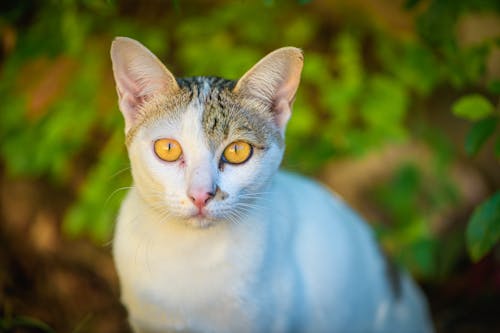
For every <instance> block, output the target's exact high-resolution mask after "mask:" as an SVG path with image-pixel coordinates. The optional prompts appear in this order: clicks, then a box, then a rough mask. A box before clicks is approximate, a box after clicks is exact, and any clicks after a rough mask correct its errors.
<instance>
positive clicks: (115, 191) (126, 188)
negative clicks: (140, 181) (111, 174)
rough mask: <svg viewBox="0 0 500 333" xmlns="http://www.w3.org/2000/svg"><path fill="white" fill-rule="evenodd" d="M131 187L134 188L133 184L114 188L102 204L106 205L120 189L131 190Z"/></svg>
mask: <svg viewBox="0 0 500 333" xmlns="http://www.w3.org/2000/svg"><path fill="white" fill-rule="evenodd" d="M133 188H134V186H124V187H120V188H117V189H116V190H114V191H113V192H111V194H110V195H109V196H108V198H107V199H106V201H104V205H106V204H107V203H108V202H109V201H110V200H111V198H112V197H113V196H114V195H115V194H116V193H118V192H120V191H124V190H131V189H133Z"/></svg>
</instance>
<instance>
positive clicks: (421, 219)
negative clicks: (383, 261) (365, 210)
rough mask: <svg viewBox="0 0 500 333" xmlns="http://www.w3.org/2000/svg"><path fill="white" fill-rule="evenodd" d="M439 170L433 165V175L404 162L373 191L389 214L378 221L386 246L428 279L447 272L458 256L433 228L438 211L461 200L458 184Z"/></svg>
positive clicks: (378, 201)
mask: <svg viewBox="0 0 500 333" xmlns="http://www.w3.org/2000/svg"><path fill="white" fill-rule="evenodd" d="M433 163H438V159H436V160H435V161H433ZM438 170H439V168H432V169H430V171H431V173H430V174H429V173H428V172H427V173H425V172H424V171H423V170H422V169H421V167H419V166H418V165H416V164H415V163H409V164H404V165H402V166H401V167H400V168H399V169H398V170H397V171H396V172H395V174H394V176H393V178H392V179H391V180H390V181H389V182H388V183H387V184H384V185H382V186H380V187H378V188H376V189H375V192H374V193H373V197H374V198H375V200H376V202H377V203H378V204H379V205H380V206H381V207H384V210H385V214H386V215H385V216H384V217H385V219H384V222H383V223H382V222H379V223H377V224H376V229H377V232H378V235H379V238H380V240H381V242H382V244H383V246H384V247H385V248H386V250H387V251H389V252H390V253H391V254H393V255H394V256H395V258H396V259H397V260H398V262H400V263H401V264H402V265H403V266H405V267H408V268H409V269H411V271H412V272H414V273H415V274H418V275H419V276H421V277H425V278H438V277H442V276H443V275H446V273H447V270H449V268H450V266H451V265H452V264H453V262H454V261H455V260H456V259H457V255H458V253H452V252H451V251H453V250H454V249H452V248H449V247H448V244H447V242H444V241H443V242H440V241H439V239H438V238H437V237H436V236H435V235H434V234H433V232H432V231H431V225H430V224H431V222H433V221H434V220H435V216H434V215H435V212H438V211H441V210H442V209H443V208H444V207H448V206H452V205H454V204H456V202H457V200H458V197H457V191H456V189H455V187H454V186H453V184H452V183H450V181H449V179H448V178H446V177H443V175H442V174H440V173H439V171H438ZM388 225H389V226H388ZM445 255H446V256H447V257H446V258H445V257H444V256H445Z"/></svg>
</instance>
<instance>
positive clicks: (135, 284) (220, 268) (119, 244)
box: [114, 200, 261, 326]
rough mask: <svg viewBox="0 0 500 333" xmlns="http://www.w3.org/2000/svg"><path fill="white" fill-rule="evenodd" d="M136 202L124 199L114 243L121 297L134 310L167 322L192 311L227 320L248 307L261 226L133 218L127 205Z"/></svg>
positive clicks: (255, 275)
mask: <svg viewBox="0 0 500 333" xmlns="http://www.w3.org/2000/svg"><path fill="white" fill-rule="evenodd" d="M137 208H138V207H137V206H135V203H134V202H133V200H128V201H126V202H125V203H124V207H122V214H121V216H120V219H119V222H118V226H117V230H116V234H115V243H114V256H115V261H116V266H117V268H118V271H119V275H120V277H121V279H120V281H121V287H122V298H123V301H124V303H125V304H126V305H127V307H128V308H129V310H131V312H133V313H135V314H136V315H137V316H139V317H144V318H161V319H159V320H161V323H158V325H159V326H163V325H167V324H168V325H170V324H172V323H171V322H169V318H176V320H177V321H178V320H180V319H181V318H184V315H183V314H188V313H190V314H193V313H198V317H199V318H210V320H212V321H213V320H214V318H215V319H217V318H219V317H220V318H221V319H220V320H221V323H222V322H224V319H223V317H226V315H227V316H232V315H236V313H238V312H241V311H243V310H242V309H243V307H245V306H246V307H247V308H248V307H249V304H244V302H243V301H242V300H244V299H251V297H248V296H249V294H250V293H251V290H252V285H253V283H254V281H253V279H254V278H255V277H257V276H258V267H259V265H260V263H259V261H260V259H259V253H260V252H261V251H260V250H259V243H260V241H258V238H259V236H258V235H257V234H256V232H255V231H256V230H257V229H255V228H253V232H251V233H248V232H243V231H242V230H238V228H236V229H227V228H220V229H217V228H210V229H206V230H201V229H199V230H198V229H185V228H184V227H182V226H181V225H179V226H178V227H179V228H177V227H176V226H172V225H170V226H168V225H165V224H162V223H158V221H154V218H153V217H152V216H147V217H145V218H144V220H142V221H141V220H140V219H136V221H135V222H134V223H130V221H129V220H130V219H129V218H128V210H130V211H136V210H137ZM227 233H231V234H230V235H228V234H227ZM250 307H251V306H250ZM245 311H246V310H245ZM212 312H214V313H212ZM238 315H239V316H240V315H241V314H238ZM242 318H245V315H242ZM175 324H176V325H184V324H186V323H179V322H177V323H175Z"/></svg>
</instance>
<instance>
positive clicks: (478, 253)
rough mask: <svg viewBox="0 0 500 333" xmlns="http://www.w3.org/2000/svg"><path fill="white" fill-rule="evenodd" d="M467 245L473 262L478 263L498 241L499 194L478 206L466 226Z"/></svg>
mask: <svg viewBox="0 0 500 333" xmlns="http://www.w3.org/2000/svg"><path fill="white" fill-rule="evenodd" d="M466 235H467V238H466V239H467V245H468V248H469V253H470V256H471V258H472V259H473V260H474V261H478V260H479V259H481V258H482V257H484V255H485V254H486V253H488V252H489V251H490V250H491V248H492V247H493V246H494V245H495V244H497V243H498V241H500V192H498V191H497V192H496V193H495V194H494V195H493V196H492V197H491V198H489V199H487V200H486V201H484V202H483V203H482V204H481V205H479V206H478V207H477V208H476V209H475V210H474V213H473V214H472V217H471V219H470V222H469V225H468V226H467V233H466Z"/></svg>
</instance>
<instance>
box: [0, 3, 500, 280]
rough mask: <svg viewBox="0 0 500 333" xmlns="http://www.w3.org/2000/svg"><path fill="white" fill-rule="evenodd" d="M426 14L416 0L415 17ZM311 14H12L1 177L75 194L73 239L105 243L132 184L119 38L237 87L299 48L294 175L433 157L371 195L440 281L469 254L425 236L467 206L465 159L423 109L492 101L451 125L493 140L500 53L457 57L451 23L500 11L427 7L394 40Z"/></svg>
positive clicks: (280, 6)
mask: <svg viewBox="0 0 500 333" xmlns="http://www.w3.org/2000/svg"><path fill="white" fill-rule="evenodd" d="M346 3H347V2H346ZM420 3H421V1H419V0H409V1H407V3H406V8H409V10H412V8H415V6H417V5H419V4H420ZM314 5H316V3H315V2H311V1H307V0H304V1H302V0H300V1H296V2H291V3H287V2H284V1H256V2H238V1H219V2H216V3H213V4H198V5H197V6H192V5H190V4H187V3H184V2H181V1H174V2H173V3H168V4H165V3H162V2H158V3H155V4H153V3H142V2H138V3H137V4H136V6H135V7H134V8H133V10H132V9H131V8H130V6H126V5H123V4H121V2H120V1H95V0H68V1H63V2H47V3H46V4H45V3H44V5H43V6H37V7H35V8H31V7H30V6H27V5H25V4H22V3H21V4H19V5H16V6H12V8H13V9H12V10H10V11H8V12H6V13H2V17H1V18H0V28H2V29H0V31H6V35H5V36H6V37H5V40H8V38H7V37H8V35H7V32H9V31H10V32H12V34H14V37H13V38H12V39H13V40H15V43H13V47H12V48H11V49H8V50H7V51H6V56H5V58H4V59H3V60H2V71H1V74H0V75H1V80H0V94H1V96H2V106H1V110H0V157H1V160H2V163H3V164H4V165H5V169H6V170H7V172H8V174H9V175H11V176H18V175H22V176H25V177H26V176H28V177H38V178H39V177H47V178H48V179H50V181H52V182H54V183H57V184H59V185H60V186H64V187H66V188H67V189H69V190H70V191H71V192H72V193H74V195H75V201H74V204H73V205H72V206H71V207H70V208H69V209H68V211H67V214H66V217H65V221H64V223H63V229H64V231H65V232H66V233H67V234H69V235H71V236H75V237H76V236H82V235H86V236H89V237H91V238H92V239H94V240H96V241H97V242H103V241H105V240H107V239H109V237H110V233H111V230H112V228H113V221H114V219H115V216H116V214H117V210H118V207H119V203H120V200H121V199H122V198H123V195H124V194H125V193H126V189H127V188H128V187H129V186H130V185H131V179H130V175H129V171H128V161H127V157H126V152H125V149H124V145H123V140H124V137H123V121H122V119H121V115H120V113H119V111H118V109H117V106H116V92H115V90H114V83H113V81H112V76H111V66H110V62H109V60H108V58H109V45H110V42H111V40H112V38H113V37H114V36H129V37H132V38H136V39H138V40H140V41H141V42H143V43H144V44H145V45H146V46H148V47H149V48H150V49H151V50H152V51H153V52H154V53H156V54H157V55H158V56H159V57H160V58H161V59H163V60H165V63H166V64H167V66H168V67H169V68H170V69H171V70H172V72H173V73H174V74H176V75H178V76H190V75H219V76H223V77H227V78H238V77H239V76H240V75H241V74H242V73H244V72H245V71H246V70H247V69H248V68H249V67H250V66H252V65H253V64H254V63H255V62H256V61H257V60H258V59H259V58H261V57H262V56H263V55H264V54H266V53H267V52H269V51H271V50H273V49H275V48H277V47H280V46H284V45H294V46H297V47H301V48H303V49H304V51H305V59H306V60H305V67H304V70H303V76H302V82H301V88H300V90H299V93H298V96H297V99H296V102H295V105H294V115H293V117H292V118H291V121H290V123H289V127H288V129H287V152H286V157H285V166H286V167H287V168H291V169H295V170H298V171H301V172H305V173H309V174H315V173H317V172H318V171H319V170H321V168H322V167H323V166H324V164H325V163H326V162H328V161H331V160H332V159H335V158H340V157H349V156H350V157H352V156H359V155H362V154H365V153H367V152H371V151H374V150H376V149H378V148H380V147H382V146H384V145H387V144H388V143H395V142H396V143H400V142H406V141H407V140H409V139H412V138H414V137H419V138H420V139H421V140H424V141H425V143H426V144H427V145H428V146H430V147H431V148H432V152H431V155H432V157H431V160H432V162H431V165H430V170H422V169H421V168H420V167H417V166H415V165H411V164H405V165H403V166H400V167H399V168H398V169H397V170H398V171H397V172H396V173H395V174H394V176H393V178H392V180H391V181H390V182H389V183H388V184H387V186H382V187H379V188H377V190H376V191H375V193H376V197H377V199H376V200H377V203H378V205H379V208H380V209H381V210H382V211H383V212H384V213H385V214H386V215H387V218H388V220H389V222H390V227H389V226H386V225H382V224H381V225H380V227H379V232H380V236H381V239H382V241H383V242H384V243H385V245H386V246H387V247H389V248H390V249H391V252H392V253H395V254H396V253H400V254H401V255H400V258H399V259H400V261H401V262H402V263H404V264H405V265H407V266H409V267H410V268H411V269H412V270H413V271H415V272H417V273H420V274H421V275H422V276H427V277H434V276H436V275H439V274H441V273H442V272H441V271H442V270H444V271H446V269H447V268H446V267H450V265H452V264H453V262H454V260H456V258H457V254H458V253H459V252H460V248H461V247H460V246H461V244H462V240H461V238H460V237H459V236H456V235H454V236H453V239H450V240H444V239H440V238H438V237H437V236H436V235H435V234H434V233H433V231H432V230H431V228H430V224H431V221H432V219H433V216H434V215H436V214H438V213H437V212H440V211H441V210H443V209H444V208H443V207H448V206H449V205H451V204H453V203H454V202H456V201H457V200H458V194H457V191H456V190H455V188H454V186H453V184H452V182H451V180H450V176H449V166H450V163H451V162H452V161H453V158H454V157H455V155H454V154H456V153H455V152H454V151H453V150H452V149H449V147H448V146H449V144H448V143H446V139H442V138H440V137H439V132H440V131H439V129H436V128H433V127H432V124H429V123H425V124H423V125H421V124H419V123H418V121H416V120H415V119H425V116H426V113H428V111H427V109H426V105H427V104H428V103H430V100H431V98H432V97H433V96H434V97H435V95H436V94H438V93H439V92H440V89H441V90H443V89H444V90H447V91H451V92H453V93H455V94H456V93H457V91H458V90H459V89H460V90H459V91H458V92H459V93H460V92H463V91H483V92H484V91H487V93H485V95H484V96H483V95H478V94H469V95H466V96H464V97H463V98H461V99H459V101H458V102H457V103H456V104H455V106H454V108H453V112H454V113H455V114H456V115H458V116H460V117H463V118H464V119H468V120H473V121H475V122H476V123H475V124H474V125H473V126H472V128H471V130H470V132H469V134H468V136H467V139H466V151H467V153H468V154H471V155H473V154H475V153H476V152H477V151H479V150H480V149H481V147H483V145H484V143H485V142H487V141H488V140H490V139H494V136H495V135H496V130H497V129H498V115H496V114H495V113H494V112H495V111H494V108H493V106H492V104H491V102H490V101H489V100H490V95H488V96H487V97H485V96H486V94H492V95H498V94H499V93H500V81H498V80H496V81H495V80H493V81H491V82H488V83H487V84H488V85H487V87H485V86H484V85H485V81H484V71H485V63H486V59H487V57H488V55H489V54H490V53H489V52H490V51H491V49H492V47H493V46H495V45H496V44H495V43H497V42H498V40H497V39H494V38H493V39H489V40H485V41H483V42H479V43H476V44H474V45H469V46H464V45H461V44H460V43H459V42H458V40H457V36H456V24H457V20H458V19H459V18H460V17H463V16H464V15H465V14H468V13H474V12H477V11H497V12H498V11H499V10H500V8H499V7H500V6H499V5H498V1H494V0H485V1H480V2H476V1H457V2H453V1H437V0H435V1H430V2H426V5H425V6H423V9H424V10H423V11H421V12H420V14H418V15H417V16H416V18H415V23H416V30H415V31H411V32H410V33H409V34H410V36H409V38H408V36H406V37H401V36H399V35H398V34H395V33H394V31H393V29H391V28H390V27H389V28H387V27H385V28H384V27H383V26H381V25H380V24H379V22H378V21H379V18H378V19H377V18H373V17H371V16H370V14H368V12H365V14H363V15H361V16H359V15H358V16H359V17H358V16H357V17H356V18H353V17H352V16H350V15H338V17H337V16H336V19H335V20H332V17H331V15H333V14H331V13H334V12H335V11H341V12H340V14H344V12H343V11H345V13H346V14H347V13H348V12H349V10H347V9H339V8H337V7H335V9H334V10H332V12H331V13H330V12H328V10H329V8H330V6H332V8H334V5H333V3H332V4H322V6H325V7H321V6H320V7H317V8H315V7H313V6H314ZM353 6H356V5H353ZM318 8H319V9H320V10H322V9H325V13H324V14H323V13H322V14H321V15H320V14H319V13H318ZM346 8H347V7H346ZM412 14H415V13H412ZM442 112H449V110H446V109H445V108H444V109H443V110H442ZM422 127H423V129H422ZM422 133H424V135H422ZM496 140H497V141H496V150H497V154H498V155H499V156H500V138H499V137H498V136H497V138H496ZM429 184H432V186H431V185H429ZM477 223H479V222H477ZM488 230H489V229H488ZM472 242H473V243H474V242H479V241H478V240H476V239H474V240H473V241H472ZM457 244H458V245H457ZM443 262H445V263H446V264H444V265H443ZM443 267H445V268H443ZM443 274H444V273H443Z"/></svg>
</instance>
